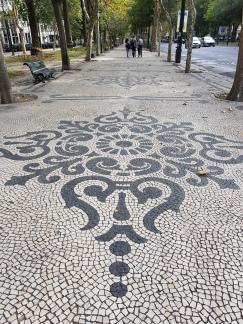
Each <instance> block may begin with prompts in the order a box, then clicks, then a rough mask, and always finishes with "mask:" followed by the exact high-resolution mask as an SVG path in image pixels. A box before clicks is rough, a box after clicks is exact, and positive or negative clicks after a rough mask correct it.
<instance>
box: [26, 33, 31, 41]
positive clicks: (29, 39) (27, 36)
mask: <svg viewBox="0 0 243 324" xmlns="http://www.w3.org/2000/svg"><path fill="white" fill-rule="evenodd" d="M25 41H26V43H27V44H30V43H31V38H30V33H25Z"/></svg>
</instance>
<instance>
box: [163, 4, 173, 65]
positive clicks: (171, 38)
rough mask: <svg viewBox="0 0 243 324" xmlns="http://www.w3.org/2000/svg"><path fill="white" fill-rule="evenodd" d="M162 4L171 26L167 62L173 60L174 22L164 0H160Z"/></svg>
mask: <svg viewBox="0 0 243 324" xmlns="http://www.w3.org/2000/svg"><path fill="white" fill-rule="evenodd" d="M160 5H161V9H162V12H163V13H164V15H165V18H166V21H167V23H168V26H169V43H168V54H167V62H171V61H172V43H173V24H172V18H171V16H170V13H169V11H168V8H167V7H166V5H165V3H164V0H160Z"/></svg>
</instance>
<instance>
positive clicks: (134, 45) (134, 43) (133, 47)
mask: <svg viewBox="0 0 243 324" xmlns="http://www.w3.org/2000/svg"><path fill="white" fill-rule="evenodd" d="M130 46H131V50H132V57H133V58H134V57H136V52H137V40H136V37H135V36H133V37H132V39H131V40H130Z"/></svg>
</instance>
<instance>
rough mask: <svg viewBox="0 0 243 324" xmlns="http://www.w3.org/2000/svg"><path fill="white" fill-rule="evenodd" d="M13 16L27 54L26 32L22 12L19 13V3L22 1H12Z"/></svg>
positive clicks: (21, 43)
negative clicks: (21, 17)
mask: <svg viewBox="0 0 243 324" xmlns="http://www.w3.org/2000/svg"><path fill="white" fill-rule="evenodd" d="M11 5H12V16H13V22H14V25H15V28H18V30H19V38H20V47H21V50H22V52H23V54H24V55H25V54H26V47H25V34H24V27H23V26H22V24H21V23H20V13H19V8H18V7H19V5H21V3H20V1H18V0H13V1H12V3H11Z"/></svg>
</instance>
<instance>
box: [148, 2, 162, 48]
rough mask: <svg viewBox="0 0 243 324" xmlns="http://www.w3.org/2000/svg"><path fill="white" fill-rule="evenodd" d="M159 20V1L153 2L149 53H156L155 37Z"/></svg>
mask: <svg viewBox="0 0 243 324" xmlns="http://www.w3.org/2000/svg"><path fill="white" fill-rule="evenodd" d="M159 18H160V6H159V0H154V16H153V25H152V35H151V48H150V50H151V52H156V51H157V38H158V37H157V35H158V25H159Z"/></svg>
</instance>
